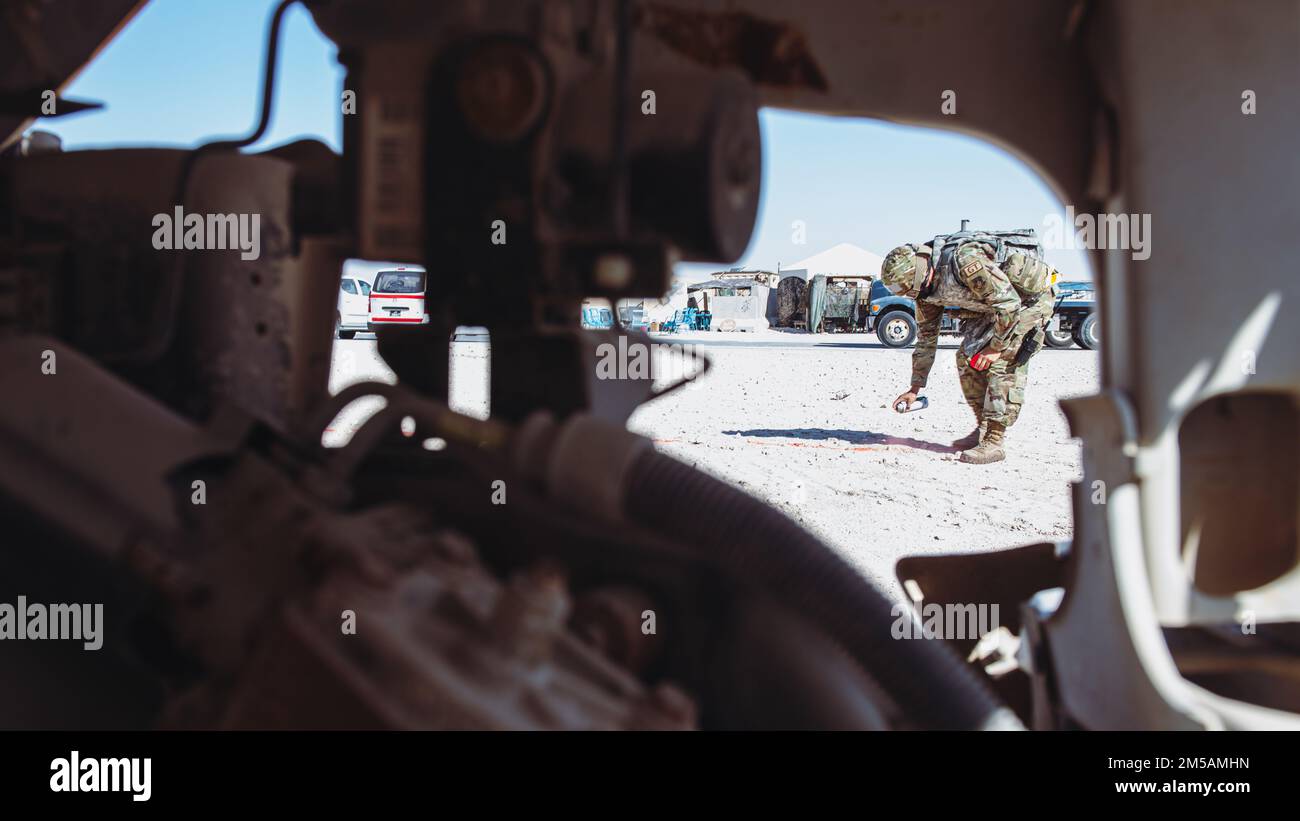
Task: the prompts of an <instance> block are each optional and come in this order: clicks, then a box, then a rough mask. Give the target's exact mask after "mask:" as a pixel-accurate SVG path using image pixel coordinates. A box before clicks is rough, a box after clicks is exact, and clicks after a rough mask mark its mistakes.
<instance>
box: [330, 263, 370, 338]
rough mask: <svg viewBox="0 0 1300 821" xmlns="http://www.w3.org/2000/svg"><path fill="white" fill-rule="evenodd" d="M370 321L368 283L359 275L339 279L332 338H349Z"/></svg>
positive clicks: (362, 329) (364, 328)
mask: <svg viewBox="0 0 1300 821" xmlns="http://www.w3.org/2000/svg"><path fill="white" fill-rule="evenodd" d="M369 321H370V283H369V282H366V281H365V280H364V279H360V278H359V277H347V276H345V277H343V279H341V280H340V281H339V303H338V305H337V306H336V307H335V309H334V338H335V339H351V338H352V337H354V336H356V335H357V331H364V330H366V327H367V323H368V322H369Z"/></svg>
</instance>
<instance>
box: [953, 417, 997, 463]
mask: <svg viewBox="0 0 1300 821" xmlns="http://www.w3.org/2000/svg"><path fill="white" fill-rule="evenodd" d="M1006 430H1007V426H1006V425H1004V424H1002V423H1001V422H986V423H985V427H984V436H983V438H982V439H980V443H979V445H978V446H977V447H974V448H971V449H970V450H968V451H964V452H963V453H962V455H961V456H960V457H958V458H960V459H961V460H962V461H963V462H966V463H968V464H971V465H987V464H989V463H990V462H1001V461H1002V460H1003V459H1005V458H1007V454H1006V452H1005V451H1004V450H1002V437H1003V435H1004V434H1005V433H1006Z"/></svg>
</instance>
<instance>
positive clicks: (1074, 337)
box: [1047, 281, 1100, 351]
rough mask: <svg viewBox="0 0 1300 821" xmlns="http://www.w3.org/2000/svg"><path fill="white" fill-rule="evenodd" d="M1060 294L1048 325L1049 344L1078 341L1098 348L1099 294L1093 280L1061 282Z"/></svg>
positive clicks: (1090, 348) (1065, 343) (1064, 343)
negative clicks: (1097, 294) (1094, 287)
mask: <svg viewBox="0 0 1300 821" xmlns="http://www.w3.org/2000/svg"><path fill="white" fill-rule="evenodd" d="M1056 288H1057V291H1058V293H1059V296H1058V297H1057V300H1056V311H1055V313H1053V314H1052V321H1051V322H1050V323H1048V325H1047V344H1048V346H1049V347H1052V348H1068V347H1070V346H1071V345H1078V346H1079V347H1080V348H1086V349H1087V350H1090V351H1095V350H1097V345H1098V344H1099V342H1100V334H1099V331H1098V328H1097V297H1096V292H1095V291H1094V289H1093V285H1092V283H1091V282H1082V281H1079V282H1058V283H1057V285H1056Z"/></svg>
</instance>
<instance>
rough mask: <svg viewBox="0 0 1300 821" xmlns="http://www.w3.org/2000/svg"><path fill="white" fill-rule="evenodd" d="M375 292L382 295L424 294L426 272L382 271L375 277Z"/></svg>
mask: <svg viewBox="0 0 1300 821" xmlns="http://www.w3.org/2000/svg"><path fill="white" fill-rule="evenodd" d="M375 291H376V292H377V293H381V294H422V293H424V272H423V271H380V272H379V276H377V277H375Z"/></svg>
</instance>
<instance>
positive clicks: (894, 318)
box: [867, 279, 961, 348]
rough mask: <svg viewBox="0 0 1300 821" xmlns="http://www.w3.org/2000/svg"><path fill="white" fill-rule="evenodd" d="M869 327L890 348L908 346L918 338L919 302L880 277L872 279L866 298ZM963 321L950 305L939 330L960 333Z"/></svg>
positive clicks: (944, 313)
mask: <svg viewBox="0 0 1300 821" xmlns="http://www.w3.org/2000/svg"><path fill="white" fill-rule="evenodd" d="M867 300H868V306H869V307H868V312H867V330H869V331H875V332H876V338H877V339H879V340H880V343H881V344H882V345H884V346H886V347H888V348H906V347H907V346H908V345H911V344H912V343H913V342H915V341H916V302H915V301H914V300H913V299H912V298H911V297H905V296H896V295H895V294H893V293H891V292H890V290H889V289H888V288H886V287H885V283H884V282H882V281H881V280H878V279H876V280H872V282H871V291H870V293H869V295H868V297H867ZM960 330H961V320H960V319H958V318H957V309H956V308H948V309H947V310H945V311H944V312H943V319H942V320H941V321H940V323H939V332H940V333H946V334H947V333H958V332H959V331H960Z"/></svg>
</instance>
